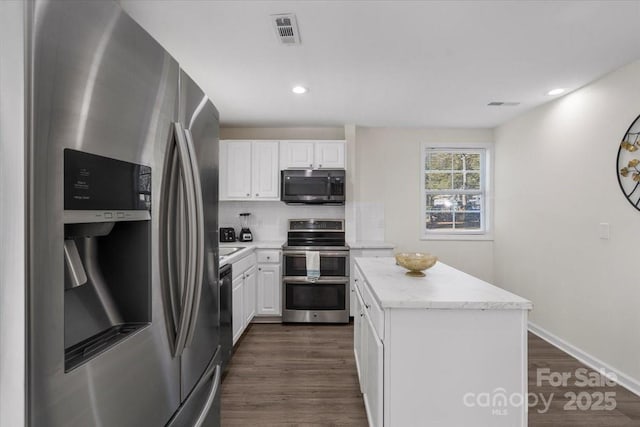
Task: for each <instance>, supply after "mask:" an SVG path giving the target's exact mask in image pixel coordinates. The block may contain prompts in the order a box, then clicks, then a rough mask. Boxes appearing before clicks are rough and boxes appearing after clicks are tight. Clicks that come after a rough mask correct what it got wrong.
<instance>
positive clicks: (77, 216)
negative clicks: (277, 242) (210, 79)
mask: <svg viewBox="0 0 640 427" xmlns="http://www.w3.org/2000/svg"><path fill="white" fill-rule="evenodd" d="M26 10H27V12H26V13H27V28H28V35H27V43H28V61H27V65H26V68H27V74H28V75H27V82H28V84H27V88H28V94H27V99H28V102H27V105H28V111H27V117H28V136H29V138H28V139H29V148H28V150H29V170H30V175H29V179H28V182H29V187H30V189H29V213H30V215H29V224H28V235H29V245H28V247H29V255H28V260H29V261H28V262H29V273H28V274H29V287H28V315H29V321H28V350H27V353H28V362H27V363H28V368H29V370H28V421H29V425H32V426H65V427H68V426H83V427H84V426H104V427H108V426H118V427H125V426H136V427H140V426H165V425H170V426H194V425H197V426H201V425H202V426H217V425H219V417H220V415H219V405H220V398H219V395H220V390H219V388H220V375H221V369H220V363H221V362H220V351H219V341H220V340H219V323H220V321H219V290H218V235H217V230H218V217H217V209H218V206H217V204H218V193H217V191H218V190H217V189H218V184H217V179H218V112H217V110H216V108H215V107H214V105H213V104H212V103H211V101H210V100H209V99H208V98H207V97H206V96H205V95H204V93H203V92H202V91H201V90H200V88H199V87H198V86H197V84H196V83H194V81H193V80H192V79H191V78H190V77H189V76H188V75H187V74H186V73H185V72H184V71H183V70H182V69H181V68H180V65H179V64H178V63H177V62H176V60H175V59H174V58H172V57H171V55H170V54H169V53H167V52H166V51H165V50H164V49H163V48H162V47H161V46H160V45H159V44H158V43H157V42H156V41H155V40H154V39H153V38H152V37H151V36H150V35H149V34H148V33H147V32H145V31H144V30H143V29H142V28H141V27H140V26H139V25H138V24H136V23H135V22H134V21H133V20H132V19H131V18H130V17H129V16H128V15H127V14H126V13H124V12H123V11H122V10H121V8H120V7H119V5H118V4H117V3H116V2H114V1H90V0H89V1H65V0H53V1H40V0H35V1H31V2H30V3H29V4H28V6H27V9H26ZM185 24H186V23H185Z"/></svg>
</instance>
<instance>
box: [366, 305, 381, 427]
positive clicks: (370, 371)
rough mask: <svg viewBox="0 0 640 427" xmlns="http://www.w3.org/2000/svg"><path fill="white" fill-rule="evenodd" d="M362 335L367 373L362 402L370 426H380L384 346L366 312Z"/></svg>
mask: <svg viewBox="0 0 640 427" xmlns="http://www.w3.org/2000/svg"><path fill="white" fill-rule="evenodd" d="M363 319H365V320H364V321H363V328H362V331H363V336H364V341H366V349H367V350H366V357H365V358H364V359H365V360H366V363H367V367H366V368H365V371H366V373H367V381H366V383H365V390H364V404H365V408H366V410H367V417H368V418H369V423H370V425H371V426H382V424H383V418H382V408H383V405H384V402H383V401H382V392H383V376H384V366H383V360H384V357H383V355H384V347H383V345H382V341H380V338H378V336H377V335H376V330H375V328H374V327H373V323H372V322H371V319H370V318H369V316H368V315H367V314H365V316H364V317H363Z"/></svg>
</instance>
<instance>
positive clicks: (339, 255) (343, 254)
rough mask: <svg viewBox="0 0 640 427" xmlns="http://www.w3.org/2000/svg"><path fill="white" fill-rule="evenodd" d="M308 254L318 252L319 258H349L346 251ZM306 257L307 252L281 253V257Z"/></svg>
mask: <svg viewBox="0 0 640 427" xmlns="http://www.w3.org/2000/svg"><path fill="white" fill-rule="evenodd" d="M309 252H320V256H329V257H333V258H347V257H348V256H349V252H348V251H344V252H328V251H309ZM306 255H307V251H284V252H282V256H290V257H304V256H306Z"/></svg>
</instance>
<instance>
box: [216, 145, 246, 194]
mask: <svg viewBox="0 0 640 427" xmlns="http://www.w3.org/2000/svg"><path fill="white" fill-rule="evenodd" d="M223 182H224V183H225V184H226V188H220V198H222V197H223V194H224V196H226V197H227V198H229V199H246V198H248V197H249V196H250V195H251V141H234V142H231V143H228V142H226V141H221V142H220V183H221V184H222V183H223ZM223 190H226V191H224V192H223Z"/></svg>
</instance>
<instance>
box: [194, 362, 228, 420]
mask: <svg viewBox="0 0 640 427" xmlns="http://www.w3.org/2000/svg"><path fill="white" fill-rule="evenodd" d="M215 369H216V373H215V377H214V378H213V385H212V386H211V392H210V393H209V396H208V397H207V401H206V402H205V404H204V407H203V408H202V411H201V412H200V415H199V416H198V419H197V420H196V422H195V424H194V427H202V425H203V423H204V422H205V420H206V419H207V415H209V411H210V410H211V406H212V405H213V401H214V400H215V399H216V394H218V388H219V387H220V378H221V376H222V369H221V368H220V365H216V367H215Z"/></svg>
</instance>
